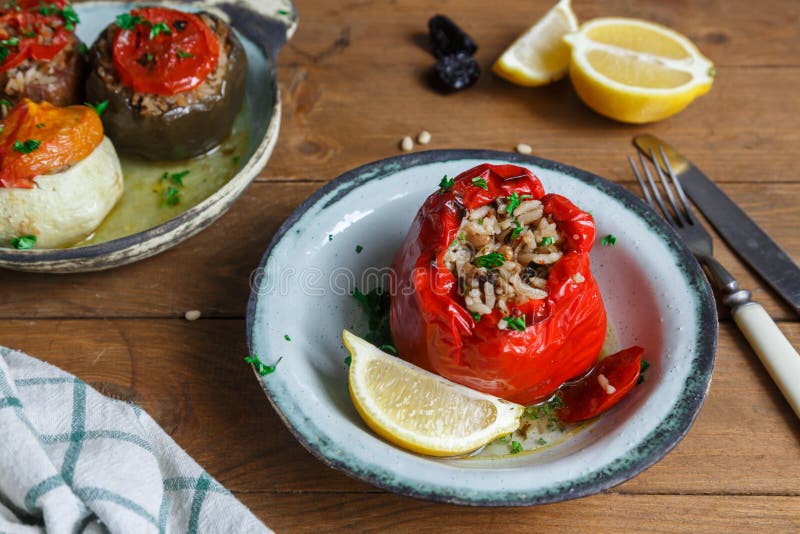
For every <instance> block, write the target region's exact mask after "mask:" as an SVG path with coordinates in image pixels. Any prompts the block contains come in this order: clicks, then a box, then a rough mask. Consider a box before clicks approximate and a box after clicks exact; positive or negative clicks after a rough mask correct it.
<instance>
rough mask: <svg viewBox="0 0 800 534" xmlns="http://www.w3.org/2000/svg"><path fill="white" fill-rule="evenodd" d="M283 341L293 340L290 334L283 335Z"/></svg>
mask: <svg viewBox="0 0 800 534" xmlns="http://www.w3.org/2000/svg"><path fill="white" fill-rule="evenodd" d="M283 339H285V340H286V341H291V340H292V338H290V337H289V334H283Z"/></svg>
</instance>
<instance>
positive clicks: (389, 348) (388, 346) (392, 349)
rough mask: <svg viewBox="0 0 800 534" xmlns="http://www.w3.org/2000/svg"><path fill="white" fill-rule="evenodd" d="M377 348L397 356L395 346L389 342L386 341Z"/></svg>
mask: <svg viewBox="0 0 800 534" xmlns="http://www.w3.org/2000/svg"><path fill="white" fill-rule="evenodd" d="M378 348H379V349H381V350H382V351H383V352H386V353H388V354H391V355H392V356H397V347H395V346H394V345H392V344H391V343H386V344H384V345H381V346H380V347H378Z"/></svg>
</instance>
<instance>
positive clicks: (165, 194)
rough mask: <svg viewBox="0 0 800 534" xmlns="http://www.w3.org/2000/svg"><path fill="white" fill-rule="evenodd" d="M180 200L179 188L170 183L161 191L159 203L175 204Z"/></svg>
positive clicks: (165, 204)
mask: <svg viewBox="0 0 800 534" xmlns="http://www.w3.org/2000/svg"><path fill="white" fill-rule="evenodd" d="M180 201H181V192H180V189H178V188H177V187H174V186H172V185H170V186H168V187H167V188H166V189H163V190H162V191H161V204H162V205H164V206H177V205H178V204H179V203H180Z"/></svg>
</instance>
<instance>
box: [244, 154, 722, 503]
mask: <svg viewBox="0 0 800 534" xmlns="http://www.w3.org/2000/svg"><path fill="white" fill-rule="evenodd" d="M466 159H478V160H501V161H506V162H508V163H514V164H518V165H523V166H526V165H527V166H538V167H541V168H544V169H548V170H551V171H555V172H559V173H563V174H565V175H568V176H570V177H572V178H575V179H577V180H580V181H582V182H584V183H586V184H588V185H589V186H591V187H594V188H596V189H598V190H600V191H601V192H603V193H605V194H607V195H609V196H611V197H613V198H614V199H616V200H618V201H620V202H621V203H622V204H623V206H624V207H625V208H626V209H628V210H631V211H633V212H634V213H635V214H636V215H638V216H639V217H640V218H641V219H642V220H644V221H645V223H646V224H647V225H648V226H649V227H650V228H651V229H652V230H653V231H654V232H655V233H656V234H657V235H658V236H660V237H661V238H662V239H664V240H665V242H666V243H667V244H668V246H669V249H670V250H671V251H672V254H673V255H674V256H675V258H676V260H677V262H678V265H682V266H683V269H682V271H683V274H684V275H685V277H686V280H687V284H688V285H689V286H690V287H691V288H692V290H693V292H694V293H695V295H696V297H697V299H696V300H695V313H696V316H697V317H699V318H700V323H699V324H698V325H697V329H698V335H697V338H696V343H695V346H694V358H693V359H692V361H691V369H690V370H689V372H688V375H687V377H686V379H685V382H684V387H683V389H682V390H681V393H680V395H679V397H678V398H677V399H676V400H675V404H674V405H673V407H672V409H671V410H670V412H669V414H668V415H667V416H666V417H665V418H663V419H662V420H661V421H660V422H659V423H658V425H657V426H656V427H655V428H654V429H653V430H652V431H651V432H650V433H649V434H648V435H647V436H646V437H644V438H643V439H642V440H641V441H640V443H639V444H638V445H637V446H636V448H635V449H633V450H632V451H630V454H629V456H630V457H625V456H622V457H617V458H616V459H615V460H613V461H612V462H610V463H608V464H606V465H604V466H603V467H602V468H600V469H595V470H592V471H590V472H588V473H587V474H585V475H583V476H580V477H577V478H575V479H573V480H571V481H569V483H561V484H558V485H554V486H550V487H546V488H540V489H539V490H538V491H534V492H521V491H507V492H504V491H491V492H482V491H481V490H480V489H476V490H474V491H472V492H471V493H469V494H466V493H464V492H463V491H462V490H460V489H456V488H452V487H449V486H448V485H447V484H446V483H442V484H427V485H420V484H419V483H418V482H417V481H415V480H413V479H412V478H408V477H404V476H403V474H400V473H397V472H395V471H392V470H391V469H387V468H386V467H385V466H382V465H379V464H371V465H365V464H364V463H363V462H361V461H359V460H356V459H355V458H353V457H348V456H347V454H345V455H344V456H342V452H343V451H342V448H341V447H340V446H339V445H338V444H336V443H331V442H330V441H329V440H328V439H327V436H326V433H325V432H324V431H322V429H320V428H319V427H317V426H316V425H315V424H314V421H313V420H309V419H304V420H303V421H302V423H303V424H302V425H300V424H295V423H296V422H293V421H291V414H287V413H284V410H283V409H282V407H281V405H280V400H279V399H276V398H274V396H273V395H272V392H271V391H270V389H269V387H268V386H267V381H266V380H265V379H264V377H261V376H259V375H258V374H257V373H254V374H255V376H256V379H257V380H258V381H259V383H260V384H261V387H262V389H263V390H264V393H265V394H266V396H267V398H268V399H269V402H270V404H272V406H273V408H274V409H275V411H276V412H277V414H278V416H279V417H280V418H281V420H282V421H283V423H284V424H285V425H286V427H287V428H288V429H289V431H290V432H291V433H292V434H293V435H294V436H295V438H297V440H298V441H300V443H301V444H302V445H303V446H304V447H305V448H306V449H307V450H308V451H309V452H311V453H312V454H313V455H314V456H315V457H317V458H318V459H319V460H320V461H321V462H323V463H324V464H325V465H327V466H329V467H332V468H335V469H338V470H341V471H343V472H345V473H346V474H347V475H349V476H351V477H353V478H355V479H357V480H361V481H363V482H367V483H369V484H372V485H374V486H377V487H379V488H382V489H385V490H387V491H391V492H394V493H398V494H400V495H405V496H408V497H413V498H418V499H424V500H430V501H434V502H442V503H449V504H459V505H467V506H529V505H537V504H547V503H555V502H561V501H565V500H570V499H576V498H580V497H585V496H588V495H592V494H594V493H598V492H601V491H603V490H606V489H609V488H612V487H614V486H616V485H618V484H621V483H622V482H625V481H626V480H629V479H631V478H633V477H634V476H636V475H637V474H639V473H640V472H642V471H643V470H645V469H647V468H648V467H650V466H652V465H653V464H655V463H656V462H658V461H659V460H660V459H661V458H663V457H664V456H665V455H666V454H667V453H668V452H669V451H670V450H672V449H673V448H674V447H675V446H676V445H677V444H678V443H679V442H680V441H681V440H682V439H683V438H684V437H685V436H686V434H687V433H688V432H689V430H690V429H691V427H692V424H693V423H694V421H695V419H696V418H697V415H698V413H699V412H700V408H701V407H702V404H703V401H704V400H705V397H706V396H707V394H708V389H709V387H710V384H711V374H712V371H713V368H714V361H715V356H716V349H717V335H718V329H719V326H718V323H717V309H716V305H715V302H714V297H713V293H712V291H711V287H710V285H709V283H708V280H707V279H706V277H705V274H704V273H703V271H702V269H701V267H700V265H699V264H698V263H697V261H696V260H695V258H694V256H693V255H692V253H691V251H690V250H689V249H688V247H687V246H686V245H685V244H684V243H683V242H682V241H681V239H680V237H679V236H678V235H677V233H676V232H675V230H674V229H673V228H672V227H671V226H669V224H668V223H667V222H666V221H664V220H663V219H662V218H661V217H659V216H658V215H657V214H656V213H655V212H654V211H652V210H651V209H650V208H649V207H647V205H646V204H644V202H642V201H641V199H639V198H638V197H636V196H635V195H633V194H632V193H630V192H629V191H627V190H626V189H624V188H623V187H621V186H619V185H617V184H615V183H613V182H610V181H608V180H606V179H604V178H601V177H600V176H597V175H595V174H592V173H590V172H588V171H584V170H581V169H578V168H575V167H572V166H569V165H565V164H563V163H559V162H555V161H551V160H546V159H542V158H538V157H535V156H524V155H520V154H515V153H508V152H501V151H496V150H480V149H458V150H432V151H425V152H416V153H413V154H405V155H401V156H394V157H389V158H385V159H381V160H378V161H375V162H372V163H368V164H365V165H362V166H360V167H357V168H355V169H353V170H350V171H348V172H346V173H344V174H342V175H340V176H339V177H337V178H336V179H334V180H332V181H331V182H329V183H328V184H326V185H325V186H323V187H322V188H320V189H319V190H317V191H316V192H314V193H313V194H312V195H311V196H310V197H308V198H307V199H306V200H305V201H304V202H303V203H302V204H301V205H300V206H299V207H298V208H297V209H296V210H295V211H294V212H293V213H292V214H291V215H290V216H289V218H287V219H286V221H284V223H283V224H282V225H281V226H280V227H279V228H278V230H277V232H276V233H275V235H274V236H273V238H272V240H271V241H270V244H269V246H268V247H267V249H266V251H265V253H264V255H263V257H262V258H261V262H260V263H259V267H260V268H261V269H264V268H265V267H266V265H267V261H268V260H269V259H270V256H271V254H272V251H273V249H275V247H276V246H277V245H278V244H279V243H280V242H281V240H282V239H283V238H284V236H286V235H287V234H288V233H289V232H290V231H292V229H293V227H294V226H295V224H297V222H298V221H299V220H300V219H301V217H302V216H303V215H304V214H305V213H306V212H307V211H308V210H309V209H310V208H311V207H312V206H314V205H316V204H317V203H318V202H320V201H321V200H323V199H325V198H326V197H328V196H329V195H330V194H331V193H333V192H336V194H335V195H334V196H333V197H331V198H329V199H327V200H326V202H325V204H324V206H323V207H328V206H330V205H332V204H334V203H336V202H337V201H339V200H340V199H342V198H344V197H345V196H346V195H348V194H349V193H350V192H352V191H353V190H354V189H356V188H358V187H360V186H361V185H363V184H364V183H366V182H368V181H371V180H380V179H387V178H390V176H391V175H392V174H394V173H397V172H399V171H401V170H405V169H409V168H411V167H415V166H419V165H426V164H430V163H440V162H446V161H450V160H466ZM258 300H259V294H258V288H255V287H254V288H252V289H251V293H250V298H249V300H248V303H247V319H246V329H247V330H246V335H247V345H248V350H249V351H250V353H251V354H252V353H253V352H254V347H253V327H254V321H255V317H256V307H257V304H258ZM390 446H391V445H388V444H387V447H390ZM334 449H335V450H336V451H337V453H338V455H334V454H332V453H331V452H332V451H333V450H334ZM344 452H345V453H346V451H344ZM354 464H358V465H354Z"/></svg>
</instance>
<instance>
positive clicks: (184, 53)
mask: <svg viewBox="0 0 800 534" xmlns="http://www.w3.org/2000/svg"><path fill="white" fill-rule="evenodd" d="M177 54H178V57H179V58H181V59H187V58H192V57H194V54H190V53H189V52H187V51H186V50H183V49H182V48H179V49H178V51H177Z"/></svg>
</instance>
